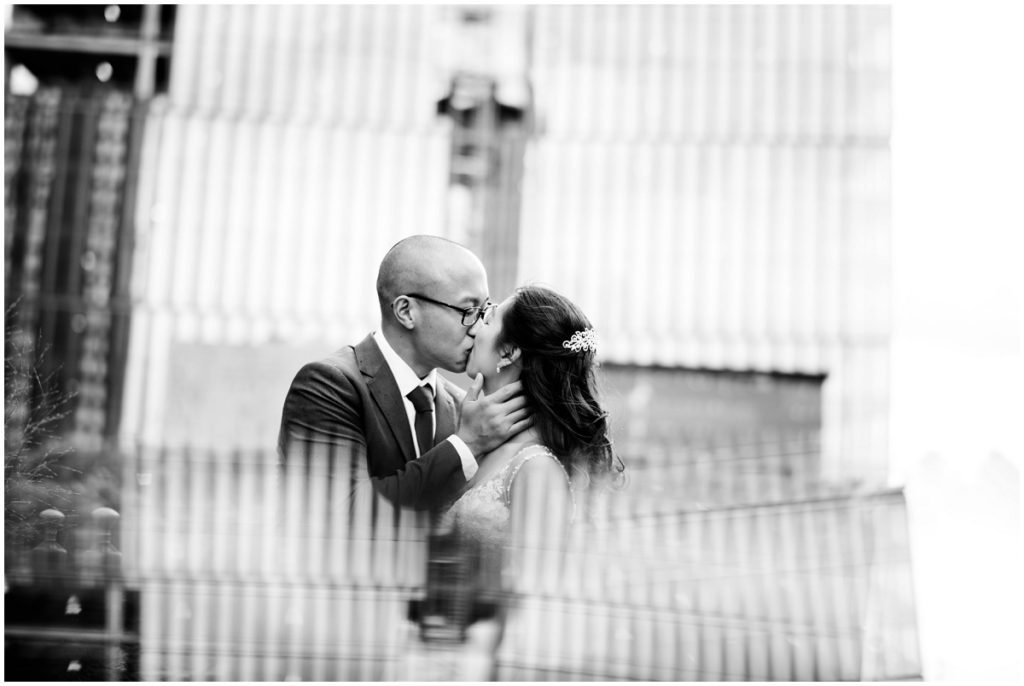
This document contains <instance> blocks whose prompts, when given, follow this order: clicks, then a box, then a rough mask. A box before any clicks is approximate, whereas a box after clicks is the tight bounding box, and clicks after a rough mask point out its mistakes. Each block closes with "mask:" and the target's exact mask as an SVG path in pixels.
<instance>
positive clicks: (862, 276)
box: [123, 5, 890, 481]
mask: <svg viewBox="0 0 1024 686" xmlns="http://www.w3.org/2000/svg"><path fill="white" fill-rule="evenodd" d="M179 15H180V16H179V18H178V24H177V27H176V32H175V36H176V37H175V48H174V50H175V51H174V55H173V74H172V84H171V92H170V94H169V96H168V97H167V98H165V99H163V100H160V101H158V102H157V103H155V104H154V107H153V111H152V114H151V116H150V119H149V122H148V124H149V126H148V139H147V146H148V147H147V152H146V154H145V155H144V162H143V168H142V169H141V172H140V173H141V181H140V198H139V203H138V206H139V214H138V233H139V236H138V237H139V245H138V254H137V259H136V265H137V268H136V275H135V276H136V287H135V292H136V293H137V299H138V302H139V306H138V312H137V314H136V317H135V324H134V328H133V336H132V344H133V346H134V349H133V352H132V354H131V358H130V361H129V379H128V387H127V390H126V393H127V395H126V402H125V407H126V410H125V412H126V416H125V418H124V423H123V426H124V432H123V433H124V434H125V436H126V437H130V438H132V439H135V438H137V437H139V436H140V435H141V436H142V437H143V438H147V437H148V438H151V439H153V440H160V439H161V435H160V432H161V430H160V428H159V427H160V426H161V422H162V417H163V414H164V412H165V411H166V396H167V393H168V388H169V385H168V376H169V373H168V369H169V363H168V358H169V356H170V355H171V354H172V349H173V346H174V345H175V344H176V343H179V342H185V343H189V342H206V343H209V344H211V345H221V344H237V345H243V344H245V345H265V344H267V343H268V342H285V343H310V342H316V343H322V344H323V347H324V351H326V350H329V349H330V348H331V347H334V346H337V345H339V344H340V343H342V342H344V341H348V340H352V339H355V338H356V337H358V336H360V335H361V334H362V333H364V332H365V331H367V330H369V329H370V328H372V327H373V326H374V325H375V320H376V304H375V301H374V297H373V280H374V274H375V270H376V265H377V263H378V261H379V259H380V256H381V255H382V254H383V252H384V250H385V249H386V248H387V247H388V246H389V245H390V244H391V243H392V242H394V240H396V239H398V238H400V237H401V236H403V235H407V234H410V233H420V232H425V233H438V234H441V235H445V233H446V231H449V230H450V229H449V228H448V227H447V226H446V212H447V210H446V206H447V202H448V200H447V197H448V196H447V181H448V173H447V172H448V153H449V148H448V145H449V130H448V128H447V124H446V123H445V122H444V121H440V120H438V119H437V118H436V116H435V114H434V108H435V100H436V97H437V96H438V95H439V92H438V91H437V90H436V87H437V86H438V84H439V79H438V76H439V73H438V72H437V71H436V69H437V68H438V65H439V63H440V61H441V60H440V58H439V57H438V56H437V54H435V53H437V50H436V48H437V46H438V43H437V41H439V39H440V37H441V36H443V35H446V34H445V33H444V31H443V30H442V28H441V24H440V23H439V20H438V16H440V15H439V14H438V10H437V9H436V8H430V7H423V6H410V7H404V6H375V7H359V6H330V7H328V6H294V7H291V6H289V7H284V6H280V7H278V6H259V7H253V6H184V7H182V8H181V10H180V13H179ZM530 35H531V40H532V45H531V52H530V54H531V68H530V69H531V71H530V73H529V80H530V82H531V83H532V87H533V90H534V98H535V115H536V120H537V129H536V131H535V135H534V138H533V140H532V142H531V143H530V145H529V148H528V151H527V159H526V167H525V171H524V180H523V207H522V222H521V233H520V236H519V241H518V245H519V254H518V259H517V261H518V264H519V266H520V267H519V270H520V271H519V277H518V279H517V281H518V282H520V283H522V282H531V281H541V282H546V283H549V284H551V285H553V286H554V287H556V288H558V289H560V290H562V291H564V292H565V293H566V294H568V295H569V296H570V297H572V298H573V299H575V300H577V301H578V302H579V303H580V304H581V305H582V306H583V307H584V309H585V310H586V311H587V312H588V314H590V316H591V317H592V319H593V320H594V321H595V323H596V325H597V327H598V328H599V330H600V332H601V335H602V341H603V349H602V357H603V358H604V359H605V360H606V361H609V362H619V363H631V364H651V363H654V364H660V365H669V366H678V365H684V366H690V367H701V368H720V369H733V370H743V369H755V370H761V371H783V372H807V373H825V374H827V376H828V378H827V380H826V382H825V389H824V390H825V392H824V407H823V417H824V430H823V436H822V447H823V451H824V454H825V465H824V467H825V475H826V476H846V477H856V478H867V479H870V480H872V481H881V480H884V474H885V467H886V447H887V445H886V444H887V429H886V423H887V413H888V407H887V397H886V396H887V390H888V370H887V365H888V339H889V280H890V278H889V266H890V260H889V243H888V232H889V202H890V195H889V165H890V159H889V146H888V141H889V107H890V92H889V75H890V63H889V10H888V8H886V7H877V6H834V7H815V6H794V7H782V6H764V7H741V6H690V5H687V6H647V7H640V6H585V5H580V6H561V7H546V6H544V7H541V6H538V7H535V8H533V19H532V28H531V32H530ZM454 237H455V238H458V236H454ZM494 295H495V296H499V297H500V296H501V295H503V294H500V293H495V294H494ZM277 402H278V400H277V399H268V403H270V404H276V403H277Z"/></svg>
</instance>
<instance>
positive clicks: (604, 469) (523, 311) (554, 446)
mask: <svg viewBox="0 0 1024 686" xmlns="http://www.w3.org/2000/svg"><path fill="white" fill-rule="evenodd" d="M589 328H591V324H590V320H589V319H587V317H586V315H584V314H583V312H582V311H581V310H580V308H579V307H577V306H576V304H575V303H573V302H572V301H571V300H569V299H568V298H566V297H564V296H562V295H560V294H559V293H556V292H555V291H553V290H551V289H549V288H544V287H541V286H523V287H521V288H518V289H517V290H516V292H515V295H514V296H513V298H512V302H511V303H510V304H509V306H508V307H507V308H506V310H505V314H504V317H503V318H502V327H501V335H500V336H499V337H498V340H497V344H498V346H499V347H502V346H515V347H517V348H519V350H520V351H521V357H520V363H521V364H522V368H523V371H522V374H521V376H520V378H519V380H520V382H521V383H522V384H523V394H524V395H525V396H526V399H527V401H528V402H529V403H530V405H531V407H532V408H533V417H534V427H536V429H537V431H538V433H539V434H540V437H541V440H542V441H543V442H544V444H545V445H547V446H548V447H549V448H550V449H551V450H552V451H553V452H554V453H555V455H557V456H558V459H559V460H560V461H561V462H562V464H563V465H564V466H565V467H566V469H567V470H568V471H569V473H570V474H571V473H574V472H578V471H580V470H582V471H583V472H585V473H586V474H587V475H588V476H589V477H590V478H591V480H594V479H600V480H601V481H605V479H606V478H607V479H610V482H611V483H613V484H614V483H618V482H619V480H620V477H621V475H622V472H623V470H624V466H623V464H622V461H621V460H620V459H619V458H618V457H617V456H616V455H615V452H614V450H613V449H612V442H611V439H610V438H609V435H608V413H607V412H605V411H604V409H603V408H602V407H601V404H600V403H599V402H598V400H597V383H596V377H595V374H594V368H595V362H594V351H593V350H587V351H580V352H573V351H572V350H570V349H568V348H566V347H565V346H563V345H562V343H563V341H567V340H569V339H570V338H571V337H572V335H573V334H574V333H576V332H577V331H583V330H584V329H589Z"/></svg>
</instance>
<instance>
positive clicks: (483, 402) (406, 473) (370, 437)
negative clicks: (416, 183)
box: [278, 236, 531, 510]
mask: <svg viewBox="0 0 1024 686" xmlns="http://www.w3.org/2000/svg"><path fill="white" fill-rule="evenodd" d="M488 296H489V293H488V288H487V273H486V271H485V270H484V266H483V264H482V263H481V262H480V260H479V259H478V258H477V257H476V255H474V254H473V253H472V252H470V251H469V250H468V249H466V248H465V247H463V246H461V245H459V244H457V243H454V242H452V241H449V240H446V239H443V238H438V237H436V236H411V237H409V238H406V239H404V240H402V241H399V242H398V243H397V244H395V245H394V246H393V247H392V248H391V250H389V251H388V253H387V254H386V255H385V256H384V259H383V260H382V261H381V265H380V270H379V272H378V275H377V299H378V301H379V304H380V313H381V323H380V328H379V329H378V330H377V331H375V332H373V333H371V334H370V335H368V336H367V337H366V338H364V339H363V340H362V341H361V342H359V343H358V344H356V345H349V346H346V347H344V348H342V349H340V350H338V351H337V352H335V353H334V354H332V355H330V356H329V357H327V358H325V359H322V360H319V361H317V362H311V363H309V364H307V365H305V366H304V367H303V368H302V369H301V370H299V372H298V374H297V375H296V376H295V379H294V381H292V385H291V388H290V389H289V390H288V395H287V396H286V397H285V402H284V410H283V412H282V416H281V430H280V434H279V438H278V449H279V451H280V452H281V454H282V456H284V457H285V458H287V457H288V455H289V454H290V453H294V452H296V451H297V450H299V449H300V446H301V442H303V441H310V442H312V443H313V444H327V445H329V446H331V447H334V448H337V449H343V450H347V451H351V450H355V451H358V452H360V453H363V454H365V458H366V468H367V472H368V475H369V478H370V479H372V480H373V482H374V486H375V487H376V489H377V490H378V492H380V493H382V494H383V495H384V496H385V497H387V498H388V499H389V500H390V501H392V502H394V503H397V504H398V505H401V506H403V507H412V508H415V509H418V510H428V509H433V508H436V507H439V506H440V505H442V504H444V503H445V502H447V501H449V500H450V499H451V498H452V497H453V496H454V495H456V494H457V493H458V492H459V491H460V490H461V489H462V488H463V487H464V486H465V485H466V482H467V481H468V480H469V479H470V478H471V477H472V476H473V474H474V473H476V470H477V466H478V463H477V461H478V459H480V458H482V457H483V456H484V455H486V454H487V453H489V452H491V451H492V450H494V449H495V448H497V447H498V446H499V445H501V444H502V443H504V442H505V441H507V440H508V439H509V438H511V437H512V436H515V435H516V434H518V433H519V432H520V431H522V430H523V429H525V428H526V427H527V426H529V425H530V423H531V418H530V416H529V412H528V410H527V408H526V402H525V400H524V398H523V396H522V387H521V386H520V385H519V384H518V383H515V384H511V385H509V386H505V387H504V388H502V389H501V390H499V391H497V392H495V393H494V394H493V395H490V396H486V395H484V394H483V393H482V392H481V387H482V383H483V378H482V376H481V377H479V378H477V379H475V380H474V381H473V383H472V384H471V385H470V388H469V391H468V393H465V394H464V393H463V392H462V391H461V389H459V388H458V387H457V386H455V385H454V384H452V383H451V382H449V381H448V380H447V379H445V378H444V377H442V376H441V375H439V374H438V373H437V370H438V369H446V370H448V371H451V372H464V371H465V370H466V363H467V361H468V360H469V354H470V351H472V349H473V343H474V337H475V336H476V333H477V331H478V330H479V327H480V326H482V325H483V324H482V323H483V321H484V319H485V318H487V317H489V316H490V315H491V314H492V313H493V308H494V305H493V304H492V303H491V302H490V299H489V297H488Z"/></svg>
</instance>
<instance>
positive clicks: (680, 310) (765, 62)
mask: <svg viewBox="0 0 1024 686" xmlns="http://www.w3.org/2000/svg"><path fill="white" fill-rule="evenodd" d="M534 18H535V21H534V27H533V38H534V45H533V51H532V55H533V63H532V72H531V74H530V80H531V82H532V83H533V86H534V96H535V106H536V116H537V119H538V128H539V130H538V135H537V136H536V137H535V139H534V140H533V142H532V145H531V146H530V148H529V150H528V153H527V160H526V173H525V182H524V190H523V197H524V201H523V202H524V207H523V222H522V229H521V236H520V243H519V245H520V255H519V264H520V265H521V268H520V281H521V282H522V281H539V282H543V283H548V284H550V285H552V286H553V287H555V288H557V289H559V290H561V291H563V292H565V293H566V294H568V295H569V296H570V297H572V298H573V299H575V300H576V301H577V302H579V303H580V304H581V305H582V306H583V308H584V310H585V311H586V312H588V314H589V315H590V316H591V318H592V319H593V320H594V322H595V324H596V326H597V327H598V329H599V330H600V332H601V334H602V341H603V345H604V348H603V351H602V356H603V357H604V358H605V359H606V360H608V361H612V362H621V363H634V364H652V363H653V364H658V365H668V366H676V365H684V366H690V367H702V368H705V367H706V368H722V369H734V370H743V369H755V370H761V371H781V372H803V373H825V374H827V375H828V379H827V381H826V384H825V392H824V403H825V408H824V417H825V426H824V436H823V442H824V446H823V448H824V451H825V467H826V472H827V473H829V474H830V475H833V476H856V477H864V478H869V479H872V480H884V471H885V460H886V457H885V453H886V441H887V437H886V429H885V425H886V416H887V412H888V407H887V401H886V393H887V384H888V375H887V360H888V337H889V280H890V275H889V267H890V257H889V243H888V235H889V201H890V195H889V193H890V191H889V165H890V158H889V107H890V91H889V76H890V63H889V33H888V28H889V10H888V8H885V7H855V6H848V7H842V6H835V7H812V6H800V7H780V6H774V7H772V6H764V7H740V6H657V7H640V6H563V7H538V8H536V9H535V12H534Z"/></svg>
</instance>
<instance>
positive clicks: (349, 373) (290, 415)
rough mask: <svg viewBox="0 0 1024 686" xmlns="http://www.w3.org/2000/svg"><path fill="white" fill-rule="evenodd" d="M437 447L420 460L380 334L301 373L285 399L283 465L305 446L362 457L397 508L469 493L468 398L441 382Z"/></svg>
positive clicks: (435, 502) (428, 504)
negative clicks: (459, 439)
mask: <svg viewBox="0 0 1024 686" xmlns="http://www.w3.org/2000/svg"><path fill="white" fill-rule="evenodd" d="M437 380H438V383H437V389H436V391H435V395H434V412H435V421H436V427H437V428H436V430H435V437H434V441H435V445H434V447H433V448H431V449H430V450H428V451H426V452H425V453H424V454H423V455H421V456H420V457H419V458H416V449H415V443H414V439H413V434H412V430H411V428H410V427H409V420H408V418H407V415H406V412H405V405H404V403H403V400H402V397H401V396H400V395H399V393H398V384H397V383H395V377H394V376H393V375H392V373H391V369H390V368H389V367H388V365H387V362H385V360H384V355H383V354H382V353H381V351H380V348H379V347H378V346H377V343H376V341H374V340H373V336H372V335H370V336H367V337H366V338H364V339H363V340H362V341H361V342H360V343H359V344H358V345H355V346H351V345H349V346H346V347H344V348H342V349H341V350H338V351H337V352H335V353H334V354H332V355H330V356H329V357H327V358H324V359H322V360H318V361H316V362H310V363H309V364H307V365H305V366H304V367H303V368H302V369H300V370H299V372H298V374H297V375H296V376H295V379H294V380H293V381H292V385H291V388H289V389H288V395H287V396H286V397H285V401H284V410H283V412H282V414H281V430H280V434H279V436H278V450H279V451H280V453H281V455H282V457H283V458H284V459H288V455H289V453H295V451H296V450H297V449H298V446H299V445H300V442H301V441H303V440H308V441H311V442H313V443H314V444H324V443H326V444H328V445H329V446H331V448H332V449H336V450H344V451H346V452H345V453H334V454H346V455H349V454H352V451H353V450H354V451H355V452H357V453H363V454H365V456H366V469H367V472H368V474H369V477H370V478H371V479H372V480H373V482H374V486H375V488H376V489H377V490H378V492H380V493H381V494H382V495H384V496H385V497H386V498H387V499H388V500H390V501H391V502H394V503H397V504H399V505H402V506H403V507H413V508H416V509H418V510H424V509H431V508H436V507H438V506H440V505H441V504H443V503H444V502H446V501H448V500H450V499H451V497H452V496H454V494H455V493H456V492H457V491H459V490H460V489H462V488H463V487H465V485H466V477H465V475H464V474H463V471H462V461H461V460H460V459H459V454H458V452H457V451H456V450H455V446H453V445H452V444H451V443H450V442H449V441H445V440H444V439H445V438H446V437H448V436H450V435H451V434H453V433H454V432H455V423H456V404H457V403H458V402H461V400H462V397H463V396H464V395H465V393H464V392H463V391H462V390H461V389H460V388H458V387H457V386H455V385H454V384H453V383H451V382H450V381H448V380H447V379H445V378H443V377H442V376H441V375H438V376H437Z"/></svg>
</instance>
